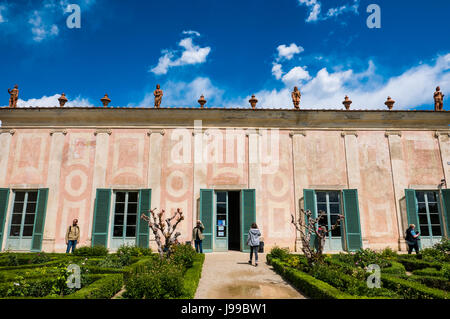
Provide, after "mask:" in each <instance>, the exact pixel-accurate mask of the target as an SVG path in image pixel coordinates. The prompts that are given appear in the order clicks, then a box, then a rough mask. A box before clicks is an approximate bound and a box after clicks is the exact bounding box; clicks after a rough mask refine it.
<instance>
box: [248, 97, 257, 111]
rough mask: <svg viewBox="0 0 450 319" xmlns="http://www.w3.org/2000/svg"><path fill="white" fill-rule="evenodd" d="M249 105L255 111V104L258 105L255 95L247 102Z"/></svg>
mask: <svg viewBox="0 0 450 319" xmlns="http://www.w3.org/2000/svg"><path fill="white" fill-rule="evenodd" d="M249 102H250V105H251V106H252V109H256V104H257V103H258V99H257V98H256V97H255V95H254V94H253V95H252V98H251V99H250V100H249Z"/></svg>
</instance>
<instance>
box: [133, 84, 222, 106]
mask: <svg viewBox="0 0 450 319" xmlns="http://www.w3.org/2000/svg"><path fill="white" fill-rule="evenodd" d="M161 89H162V90H163V91H164V96H163V100H162V103H161V107H197V106H198V105H199V104H198V102H197V101H198V99H199V98H200V96H201V95H204V96H205V99H206V100H207V101H208V103H207V104H206V107H213V106H222V105H223V94H224V91H223V90H221V89H219V88H218V87H216V86H215V85H213V83H212V82H211V80H210V79H209V78H207V77H197V78H195V79H194V80H193V81H192V82H174V81H168V82H166V83H164V84H163V85H161ZM153 105H154V96H153V91H151V92H148V93H147V94H146V95H145V98H144V99H143V100H142V101H141V102H140V103H139V104H138V106H140V107H153ZM130 106H133V105H130Z"/></svg>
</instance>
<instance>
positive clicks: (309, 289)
mask: <svg viewBox="0 0 450 319" xmlns="http://www.w3.org/2000/svg"><path fill="white" fill-rule="evenodd" d="M269 260H270V264H271V265H272V266H273V268H274V270H275V271H276V272H277V273H278V274H279V275H281V277H283V278H284V279H285V280H287V281H289V282H290V283H291V284H292V285H293V286H294V287H295V288H297V289H298V290H299V291H301V292H302V293H304V294H305V295H307V296H308V297H310V298H314V299H353V298H354V297H353V296H351V295H349V294H346V293H343V292H341V291H339V290H338V289H336V288H334V287H333V286H331V285H329V284H327V283H326V282H323V281H321V280H318V279H316V278H314V277H313V276H310V275H308V274H306V273H304V272H302V271H300V270H296V269H292V268H290V267H289V266H288V265H287V264H286V263H284V262H282V261H280V260H278V259H276V258H268V261H269Z"/></svg>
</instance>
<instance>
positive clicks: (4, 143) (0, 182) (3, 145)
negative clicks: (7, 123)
mask: <svg viewBox="0 0 450 319" xmlns="http://www.w3.org/2000/svg"><path fill="white" fill-rule="evenodd" d="M15 132H16V131H14V130H5V129H0V187H7V186H8V185H6V173H7V168H8V159H9V149H10V146H11V140H12V136H13V135H14V134H15Z"/></svg>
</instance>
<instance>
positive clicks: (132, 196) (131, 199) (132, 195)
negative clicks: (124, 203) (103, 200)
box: [128, 192, 138, 203]
mask: <svg viewBox="0 0 450 319" xmlns="http://www.w3.org/2000/svg"><path fill="white" fill-rule="evenodd" d="M128 202H129V203H130V202H132V203H137V202H138V193H137V192H130V193H128Z"/></svg>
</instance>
